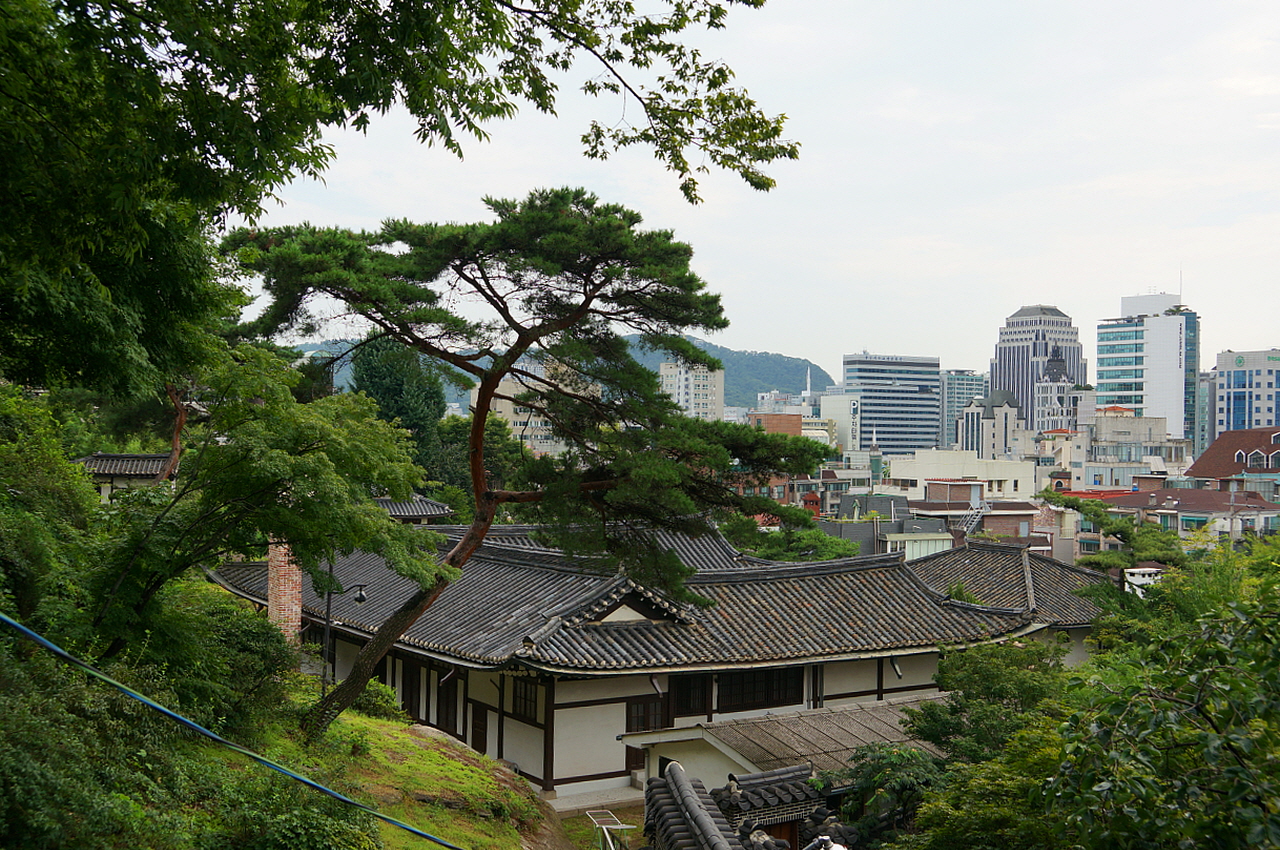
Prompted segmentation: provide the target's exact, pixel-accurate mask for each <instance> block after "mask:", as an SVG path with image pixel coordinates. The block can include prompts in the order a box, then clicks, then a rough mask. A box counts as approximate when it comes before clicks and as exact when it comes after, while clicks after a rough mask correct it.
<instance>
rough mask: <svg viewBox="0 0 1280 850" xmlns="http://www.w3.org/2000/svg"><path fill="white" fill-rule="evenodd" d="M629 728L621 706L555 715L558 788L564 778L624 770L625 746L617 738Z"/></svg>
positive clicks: (589, 708)
mask: <svg viewBox="0 0 1280 850" xmlns="http://www.w3.org/2000/svg"><path fill="white" fill-rule="evenodd" d="M558 696H559V695H557V697H558ZM626 728H627V710H626V706H625V705H623V704H621V703H618V704H616V705H593V706H589V707H586V708H568V709H563V708H562V709H559V710H558V711H556V717H555V733H556V736H555V737H556V742H555V771H556V777H557V782H556V784H557V785H559V777H562V776H564V777H568V776H589V775H591V774H593V773H611V772H613V771H615V770H622V769H623V768H625V767H626V764H627V754H626V746H625V745H624V744H623V743H622V742H621V741H619V740H618V735H620V734H622V733H623V732H624V731H626ZM624 784H625V783H624Z"/></svg>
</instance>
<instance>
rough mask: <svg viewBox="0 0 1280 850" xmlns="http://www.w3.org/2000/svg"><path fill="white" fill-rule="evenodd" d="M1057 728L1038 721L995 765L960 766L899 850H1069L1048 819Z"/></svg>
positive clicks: (1057, 757)
mask: <svg viewBox="0 0 1280 850" xmlns="http://www.w3.org/2000/svg"><path fill="white" fill-rule="evenodd" d="M1057 727H1058V723H1057V721H1055V720H1052V719H1049V718H1041V719H1039V720H1036V721H1034V722H1033V723H1032V724H1031V725H1029V726H1028V727H1026V728H1025V729H1021V730H1019V731H1018V732H1015V733H1014V734H1013V736H1012V737H1011V738H1010V739H1009V741H1008V743H1007V744H1006V745H1005V747H1004V748H1003V749H1002V750H1001V751H1000V754H999V755H997V756H996V757H995V758H993V759H991V760H989V761H985V762H979V763H975V764H955V765H953V766H952V768H951V770H950V771H948V773H947V776H946V781H945V782H943V783H941V784H940V785H935V786H933V787H932V788H931V789H930V793H929V795H928V797H927V798H926V800H925V802H924V803H923V805H921V806H920V809H919V811H918V812H917V814H916V820H915V828H916V830H917V832H916V834H914V835H907V836H902V837H900V838H898V839H897V840H896V841H895V842H893V843H892V844H889V845H886V847H887V848H893V850H1053V848H1062V850H1066V848H1069V847H1071V846H1073V845H1074V843H1075V842H1074V840H1073V839H1072V837H1071V835H1070V834H1069V833H1068V834H1064V830H1063V828H1062V827H1063V825H1062V823H1061V822H1060V821H1059V820H1058V819H1056V818H1054V817H1052V816H1047V815H1046V810H1047V809H1048V807H1049V799H1048V797H1047V795H1046V793H1045V782H1046V779H1047V778H1048V777H1051V776H1053V775H1054V773H1056V772H1057V770H1058V765H1059V764H1061V762H1062V738H1061V736H1060V735H1059V733H1058V729H1057Z"/></svg>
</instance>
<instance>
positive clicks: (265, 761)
mask: <svg viewBox="0 0 1280 850" xmlns="http://www.w3.org/2000/svg"><path fill="white" fill-rule="evenodd" d="M0 623H4V624H5V625H6V626H9V627H11V628H13V629H15V630H17V631H18V632H19V633H20V634H22V635H23V636H24V637H27V638H30V639H31V640H33V641H35V642H36V643H38V644H40V646H43V647H44V648H45V649H47V650H49V651H50V652H51V653H53V654H54V655H55V656H57V657H58V658H60V659H61V660H63V661H65V662H67V663H68V664H71V665H73V666H75V667H79V668H80V669H81V670H84V671H85V672H86V673H88V674H89V675H90V676H93V677H94V678H96V679H101V680H102V681H104V682H106V683H107V684H108V685H111V686H112V687H113V688H115V689H116V690H118V691H120V693H122V694H125V695H126V696H130V697H133V698H134V699H136V700H137V701H138V702H140V703H142V704H143V705H145V706H147V707H148V708H152V709H155V710H156V711H158V712H160V713H161V714H163V715H165V716H166V717H168V718H170V719H172V720H176V721H177V722H178V723H181V724H182V725H183V726H186V727H187V728H188V729H191V730H192V731H194V732H198V733H199V734H201V735H203V736H204V737H206V738H208V739H209V740H211V741H213V742H214V743H217V744H221V745H222V746H224V747H226V748H227V749H230V750H234V751H236V752H237V753H240V754H241V755H245V756H248V757H249V758H251V759H253V760H254V761H256V762H258V763H259V764H262V765H265V766H267V767H269V768H271V769H272V770H275V771H278V772H279V773H283V774H284V775H285V776H287V777H289V778H290V779H294V780H297V781H298V782H301V783H302V784H303V785H308V786H310V787H312V788H314V789H316V790H317V791H319V792H320V793H322V794H328V795H329V796H330V797H332V798H333V799H335V800H337V801H338V802H340V803H345V804H347V805H348V806H354V807H356V808H357V809H360V810H361V811H365V812H368V813H369V814H371V815H373V816H374V817H376V818H378V819H379V820H381V821H385V822H386V823H389V824H391V825H392V826H398V827H400V828H401V829H403V830H405V831H406V832H410V833H412V834H414V835H417V836H419V837H421V838H425V839H427V840H428V841H434V842H435V843H436V844H439V845H440V846H441V847H448V848H450V850H465V848H462V847H459V846H458V845H457V844H450V843H449V842H448V841H445V840H444V839H443V838H437V837H436V836H434V835H431V834H430V833H427V832H423V831H422V830H420V829H418V828H417V827H414V826H410V825H409V824H407V823H403V822H401V821H398V820H396V819H395V818H393V817H390V816H389V815H384V814H382V812H379V811H377V810H375V809H371V808H369V807H368V806H366V805H365V804H363V803H358V802H356V801H355V800H352V799H351V798H350V797H347V796H345V795H343V794H339V793H338V792H337V791H334V790H333V789H332V788H327V787H325V786H324V785H321V784H320V783H319V782H315V781H314V780H311V779H308V778H306V777H305V776H302V775H300V774H297V773H294V772H293V771H292V770H290V769H289V768H287V767H285V766H284V765H282V764H277V763H276V762H273V761H272V760H271V759H269V758H266V757H264V756H260V755H258V754H257V753H255V752H254V751H253V750H248V749H245V748H244V747H242V746H240V745H239V744H235V743H232V742H231V741H228V740H227V739H226V738H223V737H222V736H221V735H218V734H217V733H215V732H211V731H209V730H208V729H206V728H204V727H203V726H201V725H200V724H199V723H196V722H195V721H194V720H191V719H190V718H187V717H183V716H182V715H181V714H178V713H177V712H175V711H170V710H169V709H167V708H165V707H164V706H163V705H160V704H159V703H157V702H153V701H152V700H150V699H148V698H147V697H145V696H143V695H142V694H140V693H138V692H137V691H135V690H133V689H132V688H130V687H129V686H128V685H122V684H121V683H119V682H117V681H116V680H115V679H113V678H111V677H110V676H108V675H107V674H106V673H103V672H102V671H101V670H99V669H97V668H96V667H94V666H93V665H91V664H89V663H87V662H85V661H82V660H80V659H79V658H77V657H75V656H74V655H72V654H71V653H69V652H67V651H66V650H65V649H63V648H62V647H60V646H58V645H57V644H55V643H53V642H51V641H49V640H48V639H47V638H45V637H43V636H41V635H39V634H37V633H36V632H33V631H32V630H31V629H29V628H27V627H26V626H24V625H22V624H21V623H19V622H17V621H16V620H13V619H11V618H9V617H7V616H5V615H4V614H2V613H0Z"/></svg>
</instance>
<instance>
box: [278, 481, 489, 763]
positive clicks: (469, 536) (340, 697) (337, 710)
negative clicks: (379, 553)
mask: <svg viewBox="0 0 1280 850" xmlns="http://www.w3.org/2000/svg"><path fill="white" fill-rule="evenodd" d="M497 506H498V498H497V497H496V494H494V493H485V494H484V497H483V498H481V500H480V504H479V507H478V509H477V511H476V517H475V520H474V521H473V522H472V523H471V527H470V528H469V529H467V532H466V534H464V535H463V536H462V539H460V540H459V541H458V542H457V543H456V544H455V545H454V547H453V548H452V549H450V550H449V553H448V554H447V555H445V557H444V559H443V560H444V563H445V564H447V565H448V566H450V567H454V568H455V569H457V568H460V567H461V566H462V565H463V564H465V563H466V562H467V561H469V560H470V559H471V555H472V554H473V553H474V552H475V551H476V549H478V548H479V547H480V544H481V543H482V542H483V541H484V538H485V535H486V534H488V532H489V527H490V526H492V525H493V518H494V515H495V514H496V512H497ZM448 586H449V582H448V581H446V580H445V579H439V580H437V581H436V583H435V584H434V585H432V586H431V587H429V588H423V589H421V590H419V591H417V592H416V593H414V594H413V595H412V596H410V597H409V598H408V599H406V600H405V601H404V603H403V604H402V605H401V606H400V607H399V608H398V609H397V610H396V611H395V613H393V614H392V615H391V616H390V617H388V618H387V620H386V621H385V622H384V623H383V624H382V625H381V626H379V627H378V630H377V631H376V632H374V634H373V637H371V638H370V639H369V642H368V643H366V644H365V645H364V646H363V647H361V649H360V652H359V653H358V654H357V655H356V659H355V661H354V662H353V663H352V665H351V671H350V672H349V673H347V677H346V678H345V679H343V680H342V681H341V682H340V683H339V684H338V685H337V686H336V687H335V688H334V689H333V690H331V691H329V693H328V694H326V695H325V696H324V697H323V698H321V699H320V701H319V702H317V703H316V704H315V705H313V706H311V708H309V709H307V713H306V714H305V715H304V716H303V718H302V732H303V735H304V736H305V737H306V739H307V740H308V741H314V740H316V739H317V738H319V737H320V736H321V735H323V734H324V732H325V730H326V729H328V728H329V725H330V724H331V723H333V721H334V720H335V719H336V718H337V717H338V715H339V714H341V713H342V712H344V711H346V710H347V709H348V708H350V707H351V704H352V703H353V702H355V701H356V698H357V697H359V696H360V694H362V693H364V689H365V686H366V685H368V684H369V679H371V678H372V677H373V672H374V670H375V669H377V666H378V662H380V661H381V660H382V658H383V656H385V655H386V654H387V653H388V652H389V651H390V650H391V647H393V646H395V643H396V641H398V640H399V639H400V636H401V635H403V634H404V633H405V632H406V631H408V630H409V627H410V626H412V625H413V624H414V623H416V622H417V621H418V618H419V617H421V616H422V615H423V614H425V613H426V611H427V609H428V608H430V607H431V606H432V605H434V604H435V601H436V599H438V598H439V597H440V594H441V593H443V592H444V589H445V588H446V587H448Z"/></svg>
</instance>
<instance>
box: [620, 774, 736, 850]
mask: <svg viewBox="0 0 1280 850" xmlns="http://www.w3.org/2000/svg"><path fill="white" fill-rule="evenodd" d="M644 833H645V836H646V837H648V839H649V843H650V846H651V847H653V848H654V850H744V848H743V845H742V842H741V841H739V840H738V837H737V835H735V834H734V831H733V829H732V828H731V827H730V826H729V822H728V821H727V820H726V819H725V816H724V815H723V814H722V813H721V812H720V808H719V807H718V806H716V804H715V802H714V801H713V800H712V799H711V795H710V794H708V793H707V789H706V787H705V786H704V785H703V784H702V781H701V780H699V779H693V778H690V777H689V776H688V775H687V774H686V773H685V771H684V768H683V767H682V766H681V765H680V762H677V761H673V762H671V763H670V764H668V765H667V768H666V770H664V771H663V774H662V776H661V777H658V776H655V777H653V778H651V779H650V780H649V782H648V784H647V785H646V786H645V790H644Z"/></svg>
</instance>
